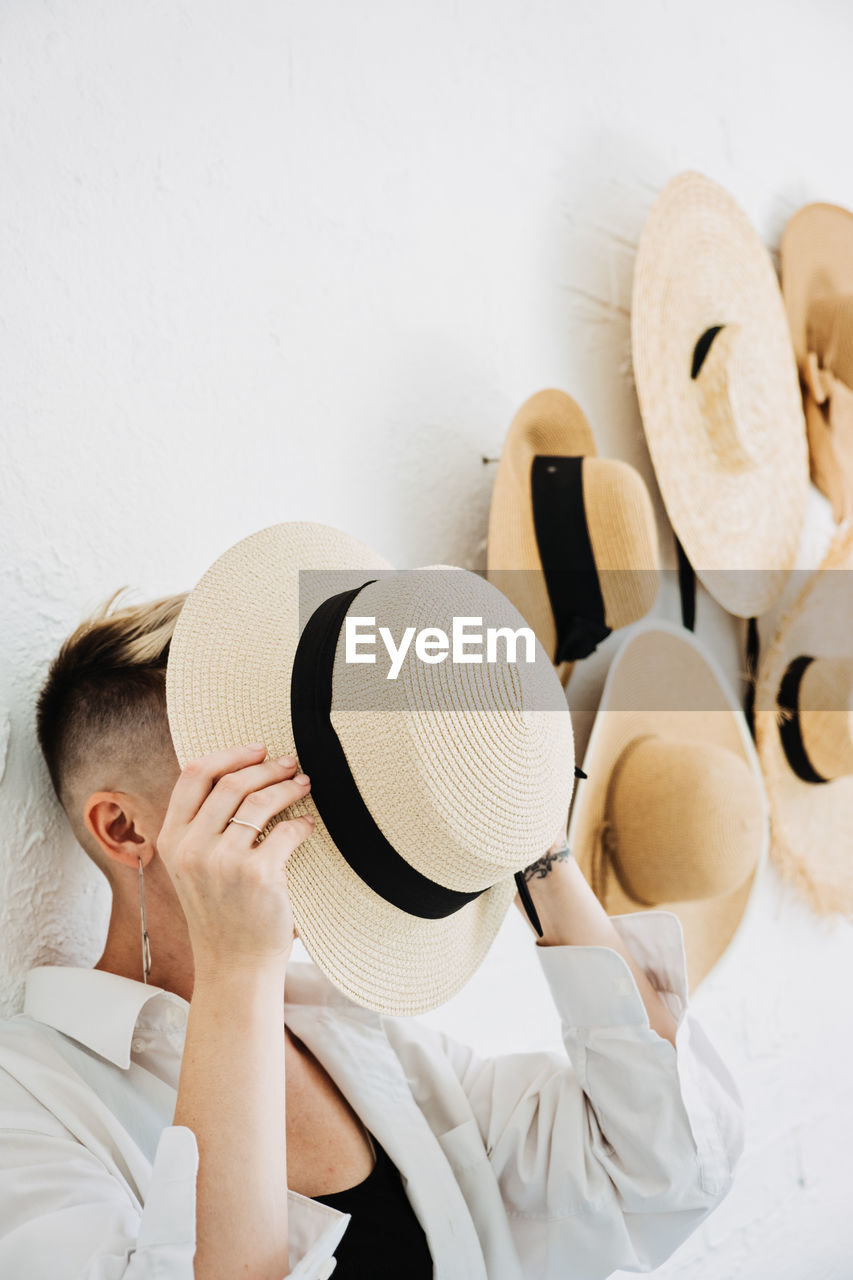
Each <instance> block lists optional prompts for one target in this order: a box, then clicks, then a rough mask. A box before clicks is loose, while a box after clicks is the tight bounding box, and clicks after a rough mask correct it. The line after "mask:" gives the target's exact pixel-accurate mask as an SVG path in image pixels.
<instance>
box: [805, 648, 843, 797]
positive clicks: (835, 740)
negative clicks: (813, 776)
mask: <svg viewBox="0 0 853 1280" xmlns="http://www.w3.org/2000/svg"><path fill="white" fill-rule="evenodd" d="M797 715H798V718H799V727H800V736H801V738H802V741H803V748H804V750H805V752H806V755H807V757H808V759H809V763H810V764H811V765H812V767H813V768H814V769H815V771H816V772H817V773H818V774H820V776H821V777H823V778H827V779H830V780H831V779H833V778H841V777H845V776H846V775H848V774H853V659H851V658H815V659H814V661H812V662H810V663H809V665H808V666H807V667H806V669H805V671H804V672H803V676H802V680H801V682H800V690H799V697H798V705H797Z"/></svg>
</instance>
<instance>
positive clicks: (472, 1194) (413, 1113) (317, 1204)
mask: <svg viewBox="0 0 853 1280" xmlns="http://www.w3.org/2000/svg"><path fill="white" fill-rule="evenodd" d="M114 599H115V597H113V599H112V600H110V601H109V602H108V603H107V605H106V606H105V607H104V608H103V609H102V610H101V611H100V612H98V613H97V614H95V615H94V616H93V617H92V618H91V619H89V620H87V622H85V623H83V624H82V625H81V626H80V627H79V628H78V629H77V630H76V631H75V633H74V634H73V635H72V636H71V637H70V638H69V639H68V640H67V641H66V642H65V644H64V645H63V647H62V649H61V651H60V653H59V655H58V656H57V658H56V659H55V661H54V663H53V664H52V667H51V669H50V672H49V675H48V678H47V681H46V683H45V685H44V687H43V689H42V692H41V695H40V698H39V705H38V716H37V725H38V736H39V742H40V745H41V748H42V751H43V753H44V756H45V760H46V763H47V767H48V770H49V773H50V776H51V779H52V781H53V784H54V787H55V789H56V792H57V795H58V797H59V799H60V801H61V803H62V805H63V807H64V809H65V812H66V814H67V816H68V819H69V822H70V825H71V828H72V830H73V832H74V835H75V837H76V838H77V840H78V842H79V843H80V844H81V846H82V847H83V848H84V850H85V851H86V852H87V853H88V854H89V856H90V857H91V858H92V859H93V860H94V862H95V863H96V865H97V866H98V867H99V868H100V870H101V871H102V872H103V873H104V875H105V876H106V877H107V880H108V881H109V884H110V887H111V891H112V911H111V916H110V922H109V929H108V933H107V939H106V944H105V947H104V951H103V954H102V956H101V958H100V959H99V961H98V963H97V964H96V965H95V967H94V969H73V968H69V967H65V966H42V967H40V968H38V969H35V970H33V971H31V973H30V974H29V975H28V981H27V1000H26V1007H25V1011H24V1013H23V1014H22V1015H18V1016H17V1017H14V1018H11V1019H8V1020H6V1021H5V1022H4V1023H2V1024H0V1131H1V1132H0V1275H2V1276H4V1277H5V1276H9V1277H13V1276H14V1277H24V1276H26V1277H27V1280H41V1278H44V1280H48V1277H49V1278H50V1280H63V1278H64V1277H68V1280H71V1278H72V1277H74V1278H75V1280H81V1278H83V1277H85V1278H86V1280H95V1278H97V1280H107V1278H109V1280H115V1278H117V1277H126V1278H127V1280H143V1278H145V1280H153V1278H154V1277H158V1278H159V1280H190V1277H194V1280H220V1278H221V1280H226V1278H227V1280H234V1277H237V1276H243V1277H247V1278H248V1280H283V1277H285V1276H292V1277H294V1278H295V1277H300V1278H302V1277H306V1278H307V1277H315V1278H317V1280H319V1278H320V1277H324V1276H328V1275H330V1274H331V1272H332V1270H334V1269H335V1259H336V1258H337V1269H336V1274H337V1275H340V1276H369V1277H383V1276H390V1275H395V1276H396V1275H399V1274H403V1273H405V1274H409V1275H411V1276H413V1277H420V1276H429V1275H433V1274H434V1275H436V1276H443V1277H455V1278H457V1280H470V1278H471V1277H488V1278H489V1280H509V1277H515V1278H517V1277H522V1276H524V1277H531V1280H548V1278H549V1277H553V1278H554V1280H557V1277H559V1278H560V1280H563V1278H564V1277H576V1278H586V1277H590V1278H592V1277H604V1276H607V1275H608V1274H610V1272H611V1271H613V1270H614V1269H616V1268H628V1269H633V1270H639V1271H644V1270H649V1269H651V1268H653V1267H655V1266H657V1265H658V1264H659V1263H660V1262H661V1261H662V1260H663V1259H664V1258H665V1257H667V1256H668V1255H669V1254H670V1253H671V1252H672V1251H673V1250H674V1249H675V1248H676V1247H677V1246H678V1245H679V1244H680V1243H681V1241H682V1240H683V1239H685V1238H686V1237H687V1236H688V1235H689V1234H690V1233H691V1231H693V1230H694V1229H695V1227H696V1226H697V1225H698V1224H699V1223H700V1222H701V1221H702V1220H703V1218H705V1217H706V1215H707V1214H708V1213H709V1212H710V1211H711V1210H712V1209H713V1208H714V1207H715V1206H716V1205H717V1204H718V1203H719V1201H720V1200H721V1199H722V1197H723V1196H724V1195H725V1194H726V1192H727V1190H728V1188H729V1186H730V1184H731V1180H732V1175H733V1170H734V1166H735V1164H736V1162H737V1160H738V1157H739V1154H740V1151H741V1148H742V1142H743V1136H742V1115H741V1105H740V1099H739V1097H738V1093H737V1090H736V1087H735V1085H734V1082H733V1081H732V1079H731V1076H730V1075H729V1073H728V1071H727V1069H726V1067H725V1066H724V1064H723V1063H722V1061H721V1060H720V1058H719V1057H718V1055H717V1054H716V1052H715V1050H714V1049H713V1047H712V1046H711V1045H710V1043H709V1042H708V1040H707V1038H706V1037H705V1036H704V1034H703V1032H702V1030H701V1027H700V1026H699V1025H698V1024H697V1023H696V1022H695V1019H694V1018H693V1016H692V1014H690V1013H688V1012H687V1011H686V1005H687V992H686V977H685V965H684V952H683V942H682V937H681V930H680V925H679V924H678V921H677V919H676V918H675V917H674V916H672V915H670V914H669V913H667V912H645V913H637V914H636V915H629V916H622V917H618V918H614V919H610V918H608V916H607V915H606V914H605V913H604V911H603V910H602V908H601V907H600V905H599V903H598V901H597V899H596V898H595V897H594V895H593V894H592V892H591V890H590V889H589V888H588V886H587V884H586V881H585V880H584V879H583V877H582V875H581V874H580V872H579V870H578V868H577V866H576V864H575V863H574V862H573V860H572V858H571V856H570V854H569V851H568V849H567V848H566V847H565V842H564V841H562V840H560V841H557V842H555V844H554V845H553V847H552V848H551V850H550V851H549V853H548V854H547V855H546V856H545V857H544V858H543V859H541V861H540V862H538V863H536V864H534V865H533V866H532V867H530V868H528V871H527V873H526V876H525V879H526V881H527V884H528V888H529V892H530V895H531V897H532V899H533V902H534V905H535V907H536V910H537V912H538V915H539V919H540V922H541V926H542V930H543V935H542V937H541V938H540V939H539V941H538V946H537V954H538V956H539V958H540V961H541V963H542V966H543V969H544V971H545V976H546V978H547V980H548V983H549V986H550V989H551V992H552V995H553V997H554V1000H555V1004H556V1006H557V1009H558V1011H559V1013H560V1016H561V1019H562V1025H563V1035H564V1040H565V1045H566V1050H567V1054H568V1056H563V1055H561V1054H555V1053H545V1052H541V1053H526V1054H513V1055H508V1056H505V1057H498V1058H494V1059H480V1058H478V1057H477V1056H476V1055H475V1054H474V1053H473V1052H472V1051H471V1050H470V1049H469V1048H467V1047H466V1046H464V1045H462V1044H460V1043H457V1042H454V1041H452V1040H450V1039H449V1038H448V1037H447V1036H444V1035H442V1034H440V1033H438V1032H435V1031H433V1030H431V1029H429V1028H427V1027H426V1026H424V1025H423V1024H421V1023H419V1022H417V1021H415V1020H412V1019H395V1018H389V1017H386V1016H382V1015H378V1014H373V1013H371V1012H370V1011H369V1010H367V1009H363V1008H361V1007H360V1006H358V1005H356V1004H355V1003H354V1002H352V1001H350V1000H348V999H347V997H346V996H344V995H343V994H342V993H341V992H339V991H337V990H336V989H335V988H334V987H333V986H332V984H331V983H330V982H329V981H328V980H327V979H326V978H325V977H324V976H323V975H322V974H321V973H320V972H319V971H318V970H317V969H316V967H315V966H313V965H304V964H300V965H296V964H291V965H290V967H289V968H288V961H289V957H290V954H291V948H292V943H293V939H294V923H293V915H292V912H291V907H290V901H289V898H288V889H287V880H286V875H285V874H283V872H282V865H283V863H284V862H285V861H286V859H287V858H288V857H289V855H290V854H291V853H292V851H293V850H294V849H295V848H296V847H297V846H298V845H299V844H300V843H301V842H302V841H303V840H305V839H306V838H307V836H308V835H309V833H310V830H311V821H310V818H309V817H307V816H299V817H294V818H291V819H289V820H288V819H286V818H285V819H284V820H282V821H280V822H279V823H278V824H277V825H276V826H275V827H274V828H273V829H272V830H271V832H270V833H269V834H268V835H267V836H266V838H265V839H264V840H263V841H262V842H257V839H256V829H259V828H260V829H262V828H263V827H264V826H265V825H266V823H267V822H268V821H269V820H270V819H271V818H272V817H273V816H274V815H276V814H279V813H280V812H281V811H282V810H286V809H287V808H288V806H290V805H292V804H293V803H294V802H295V801H296V800H298V799H299V798H301V797H304V796H305V795H306V794H308V793H309V791H310V788H311V779H310V778H308V777H306V776H305V775H304V774H302V773H300V772H299V770H298V766H297V764H296V762H295V760H293V759H292V758H285V759H280V760H270V759H267V758H266V750H265V747H264V745H263V744H261V743H258V744H245V745H237V746H234V747H233V748H231V749H228V750H225V751H221V752H216V753H213V754H210V755H207V756H205V757H203V758H199V759H196V760H193V761H191V762H189V763H188V764H187V765H186V767H185V768H184V769H183V770H181V769H180V768H179V765H178V761H177V758H176V756H175V752H174V748H173V745H172V742H171V739H170V733H169V725H168V721H167V716H166V704H165V693H164V683H165V680H164V676H165V667H166V661H167V657H168V653H169V642H170V638H171V636H172V632H173V628H174V625H175V621H176V618H177V616H178V613H179V612H180V610H181V607H182V604H183V602H184V599H185V596H184V595H177V596H173V597H169V598H165V599H161V600H156V601H153V602H151V603H150V604H147V605H143V606H138V607H126V608H123V609H119V610H115V611H112V612H111V611H110V610H111V606H112V604H113V601H114ZM149 961H150V963H149ZM285 977H287V986H286V988H285ZM283 1000H284V1018H283V1017H282V1002H283ZM282 1023H284V1028H283V1029H282ZM395 1166H396V1169H395ZM397 1171H399V1174H402V1178H401V1177H400V1176H398V1172H397ZM347 1214H349V1215H350V1216H349V1217H348V1216H347Z"/></svg>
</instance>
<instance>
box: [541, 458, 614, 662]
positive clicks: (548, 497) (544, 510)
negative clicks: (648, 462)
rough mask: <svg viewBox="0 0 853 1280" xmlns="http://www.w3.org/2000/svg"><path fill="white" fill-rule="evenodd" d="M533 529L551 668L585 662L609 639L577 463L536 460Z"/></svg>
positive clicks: (579, 461)
mask: <svg viewBox="0 0 853 1280" xmlns="http://www.w3.org/2000/svg"><path fill="white" fill-rule="evenodd" d="M530 489H531V497H532V505H533V524H534V527H535V529H536V542H537V546H538V548H539V559H540V560H541V561H542V571H543V573H544V575H545V585H546V587H547V589H548V598H549V599H550V601H551V610H552V612H553V614H554V624H555V626H556V629H557V647H556V650H555V652H554V658H553V661H554V663H555V664H559V663H561V662H574V661H575V660H576V659H578V658H586V657H588V655H589V654H591V653H592V652H593V650H594V649H595V648H596V647H597V646H598V645H599V644H600V643H601V641H602V640H605V639H606V638H607V636H609V635H610V630H611V629H610V627H608V626H607V624H606V623H605V621H604V599H603V597H602V594H601V584H600V582H599V580H598V569H597V568H596V564H595V556H594V554H593V550H592V543H591V542H590V539H589V528H588V526H587V522H586V511H585V509H584V501H583V458H566V457H562V456H560V455H549V454H537V455H536V457H534V459H533V464H532V466H531V469H530Z"/></svg>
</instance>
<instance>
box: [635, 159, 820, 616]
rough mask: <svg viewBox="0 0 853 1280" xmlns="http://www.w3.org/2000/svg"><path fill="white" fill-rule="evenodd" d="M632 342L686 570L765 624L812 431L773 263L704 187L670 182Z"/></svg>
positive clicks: (653, 221)
mask: <svg viewBox="0 0 853 1280" xmlns="http://www.w3.org/2000/svg"><path fill="white" fill-rule="evenodd" d="M631 334H632V346H633V355H634V374H635V379H636V384H637V395H638V397H639V401H640V410H641V413H642V418H643V426H644V428H645V432H646V439H647V441H648V445H649V451H650V453H651V456H652V462H653V463H654V467H655V472H656V474H657V479H658V484H659V485H660V489H661V494H662V496H663V501H664V504H665V506H666V510H667V513H668V515H669V518H670V521H671V523H672V526H673V528H674V530H675V532H676V535H677V537H678V539H679V541H680V543H681V545H682V547H683V549H684V552H685V554H686V556H687V559H688V560H689V561H690V564H691V565H692V566H693V568H694V570H695V572H696V574H697V575H698V577H699V578H700V579H701V581H702V583H703V584H704V586H705V587H706V589H707V590H708V592H709V593H710V594H711V595H712V596H713V597H714V598H715V599H716V600H718V601H719V603H720V604H721V605H722V606H723V607H724V608H725V609H727V610H728V611H729V612H730V613H733V614H735V615H737V616H738V617H743V618H749V617H754V616H756V615H758V614H761V613H763V612H764V610H765V609H768V608H769V607H770V606H771V605H772V604H773V601H774V600H775V599H776V598H777V596H778V595H779V594H780V592H781V591H782V590H783V589H784V586H785V580H786V572H787V571H789V570H790V569H791V568H792V566H793V564H794V561H795V558H796V554H797V545H798V542H799V536H800V526H801V524H802V519H803V512H804V509H805V501H806V486H807V484H808V451H807V446H806V428H805V420H804V417H803V406H802V399H801V396H800V389H799V382H798V379H797V368H796V361H795V359H794V353H793V349H792V346H791V336H790V332H789V329H788V321H787V317H786V314H785V308H784V305H783V302H782V295H781V293H780V290H779V284H778V281H777V278H776V273H775V271H774V268H773V263H772V262H771V260H770V255H769V254H768V252H767V250H766V249H765V247H764V245H763V243H762V241H761V239H760V238H759V236H758V234H757V233H756V232H755V230H754V229H753V227H752V226H751V224H750V222H749V220H748V219H747V217H746V216H745V214H744V213H743V212H742V210H741V209H740V208H739V206H738V205H737V204H736V203H735V201H734V200H733V199H732V198H731V196H730V195H729V194H728V193H727V192H726V191H724V190H723V188H722V187H720V186H718V185H717V184H716V183H715V182H712V181H711V180H710V179H709V178H706V177H704V176H703V175H702V174H699V173H683V174H681V175H679V176H678V177H677V178H674V179H673V180H672V181H671V182H670V183H669V184H668V185H667V186H666V187H665V188H664V189H663V191H662V192H661V194H660V196H659V197H658V200H657V202H656V204H655V205H654V207H653V208H652V211H651V213H650V214H649V217H648V219H647V221H646V225H645V227H644V228H643V233H642V236H641V238H640V245H639V249H638V252H637V261H636V266H635V271H634V286H633V308H632V320H631Z"/></svg>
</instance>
